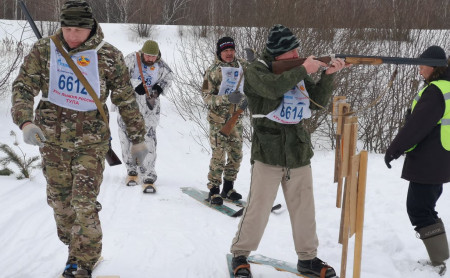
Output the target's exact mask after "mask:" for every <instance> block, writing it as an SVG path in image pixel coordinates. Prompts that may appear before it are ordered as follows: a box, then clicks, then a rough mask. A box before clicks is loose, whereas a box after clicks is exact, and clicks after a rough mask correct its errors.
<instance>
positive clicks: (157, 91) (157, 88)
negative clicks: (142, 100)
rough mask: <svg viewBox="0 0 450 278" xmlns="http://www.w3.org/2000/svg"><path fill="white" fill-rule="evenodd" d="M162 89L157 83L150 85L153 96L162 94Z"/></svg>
mask: <svg viewBox="0 0 450 278" xmlns="http://www.w3.org/2000/svg"><path fill="white" fill-rule="evenodd" d="M162 92H163V89H162V88H161V86H159V84H158V83H156V84H155V85H153V86H152V94H153V95H154V96H155V97H159V95H160V94H162Z"/></svg>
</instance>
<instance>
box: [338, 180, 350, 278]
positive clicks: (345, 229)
mask: <svg viewBox="0 0 450 278" xmlns="http://www.w3.org/2000/svg"><path fill="white" fill-rule="evenodd" d="M348 184H349V182H347V179H345V189H344V192H345V193H344V194H345V195H344V207H343V208H342V211H343V216H344V217H343V225H342V257H341V275H340V277H341V278H345V273H346V270H347V255H348V238H349V226H350V190H349V188H348V186H349V185H348Z"/></svg>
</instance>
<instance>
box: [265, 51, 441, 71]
mask: <svg viewBox="0 0 450 278" xmlns="http://www.w3.org/2000/svg"><path fill="white" fill-rule="evenodd" d="M332 58H341V59H344V60H345V63H347V64H354V65H381V64H394V65H424V66H430V67H445V66H447V60H446V59H431V58H401V57H383V56H364V55H347V54H332V55H329V56H323V57H318V58H314V59H316V60H319V61H321V62H324V63H326V64H329V63H330V61H331V59H332ZM305 60H306V58H297V59H291V60H280V61H273V62H272V72H273V73H275V74H281V73H283V72H284V71H287V70H290V69H293V68H295V67H297V66H300V65H302V64H303V63H304V62H305Z"/></svg>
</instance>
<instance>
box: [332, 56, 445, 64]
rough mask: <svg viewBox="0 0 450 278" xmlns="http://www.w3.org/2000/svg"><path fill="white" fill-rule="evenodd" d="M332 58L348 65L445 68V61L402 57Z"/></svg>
mask: <svg viewBox="0 0 450 278" xmlns="http://www.w3.org/2000/svg"><path fill="white" fill-rule="evenodd" d="M332 56H333V57H336V58H342V59H345V61H346V62H347V63H349V64H369V65H379V64H395V65H424V66H431V67H445V66H447V60H446V59H431V58H402V57H384V56H364V55H346V54H333V55H332Z"/></svg>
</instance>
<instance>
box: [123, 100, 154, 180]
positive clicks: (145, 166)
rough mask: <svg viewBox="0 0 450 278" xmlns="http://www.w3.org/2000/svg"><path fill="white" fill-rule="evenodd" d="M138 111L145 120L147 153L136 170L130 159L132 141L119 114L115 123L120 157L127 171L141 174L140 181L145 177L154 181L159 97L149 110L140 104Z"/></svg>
mask: <svg viewBox="0 0 450 278" xmlns="http://www.w3.org/2000/svg"><path fill="white" fill-rule="evenodd" d="M140 111H141V114H142V117H143V118H144V121H145V130H146V131H147V133H146V134H145V145H146V146H147V149H148V154H147V155H146V156H145V159H144V162H143V163H142V166H140V167H139V171H137V165H136V163H135V162H133V160H132V159H131V146H132V143H131V142H130V139H128V135H127V128H126V125H125V123H124V122H123V120H122V118H121V117H120V115H119V116H118V117H117V123H118V125H119V139H120V145H121V147H122V159H123V161H124V163H125V166H126V168H127V172H128V173H129V172H130V171H135V172H136V173H138V174H139V175H140V176H141V179H142V182H143V181H144V180H145V179H150V180H152V181H153V182H155V181H156V179H157V178H158V175H157V173H156V169H155V165H156V157H157V155H156V147H157V140H156V127H157V126H158V124H159V118H160V114H161V102H160V99H159V98H157V99H156V103H155V106H154V108H153V110H150V109H148V108H141V106H140Z"/></svg>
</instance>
